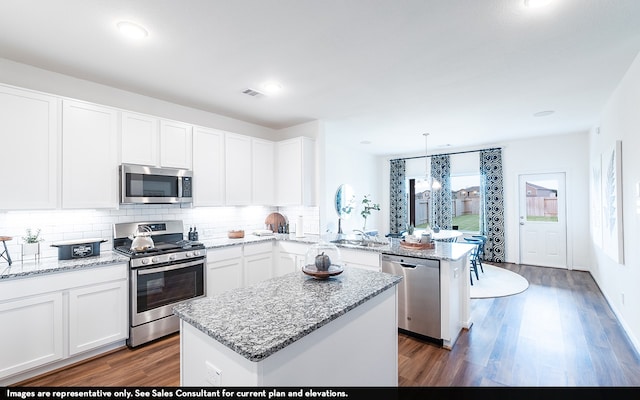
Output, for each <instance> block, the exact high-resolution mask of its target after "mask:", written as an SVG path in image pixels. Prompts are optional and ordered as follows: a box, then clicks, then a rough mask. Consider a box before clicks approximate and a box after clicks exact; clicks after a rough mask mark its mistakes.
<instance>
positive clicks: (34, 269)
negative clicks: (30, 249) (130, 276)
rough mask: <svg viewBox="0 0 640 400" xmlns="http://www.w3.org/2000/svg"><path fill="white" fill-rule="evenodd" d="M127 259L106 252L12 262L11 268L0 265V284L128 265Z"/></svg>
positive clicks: (111, 252)
mask: <svg viewBox="0 0 640 400" xmlns="http://www.w3.org/2000/svg"><path fill="white" fill-rule="evenodd" d="M128 262H129V257H124V256H122V255H120V254H118V253H115V252H113V251H106V252H104V253H101V254H100V255H99V256H92V257H86V258H76V259H73V260H58V259H57V258H42V259H40V260H24V261H20V260H18V261H14V262H13V263H12V264H11V266H9V265H8V264H3V265H0V282H3V281H5V280H9V279H15V278H25V277H29V276H37V275H43V274H51V273H56V272H68V271H72V270H78V269H83V268H94V267H99V266H107V265H113V264H117V263H128Z"/></svg>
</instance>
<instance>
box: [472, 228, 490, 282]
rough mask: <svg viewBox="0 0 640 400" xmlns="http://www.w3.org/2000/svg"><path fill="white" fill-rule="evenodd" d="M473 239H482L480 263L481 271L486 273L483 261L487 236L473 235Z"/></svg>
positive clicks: (479, 255)
mask: <svg viewBox="0 0 640 400" xmlns="http://www.w3.org/2000/svg"><path fill="white" fill-rule="evenodd" d="M471 238H472V239H479V240H481V241H482V244H481V245H480V249H479V250H478V264H479V265H480V271H481V272H482V273H483V274H484V268H482V261H484V245H485V243H487V237H486V236H484V235H472V236H471Z"/></svg>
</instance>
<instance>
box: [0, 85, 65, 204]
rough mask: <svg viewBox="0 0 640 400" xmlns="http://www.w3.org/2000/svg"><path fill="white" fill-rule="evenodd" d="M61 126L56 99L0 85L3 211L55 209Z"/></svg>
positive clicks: (0, 157)
mask: <svg viewBox="0 0 640 400" xmlns="http://www.w3.org/2000/svg"><path fill="white" fill-rule="evenodd" d="M58 122H59V100H58V99H57V98H55V97H53V96H47V95H44V94H40V93H37V92H32V91H28V90H21V89H14V88H12V87H7V86H2V85H0V132H2V144H0V146H2V150H1V151H2V155H1V156H0V171H3V174H2V187H3V190H2V196H0V209H3V210H11V209H14V210H17V209H53V208H56V206H57V201H58V159H59V158H58V157H59V151H58V150H59V145H58V138H59V123H58ZM11 171H14V172H11ZM17 171H19V173H16V172H17Z"/></svg>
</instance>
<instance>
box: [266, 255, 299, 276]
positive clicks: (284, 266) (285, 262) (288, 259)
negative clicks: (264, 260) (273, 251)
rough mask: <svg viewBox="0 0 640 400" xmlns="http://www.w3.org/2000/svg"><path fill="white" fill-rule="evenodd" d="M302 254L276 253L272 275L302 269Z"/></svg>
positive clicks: (280, 274)
mask: <svg viewBox="0 0 640 400" xmlns="http://www.w3.org/2000/svg"><path fill="white" fill-rule="evenodd" d="M304 258H305V256H304V255H301V254H294V253H283V252H280V253H278V256H277V257H276V261H275V263H274V266H273V267H274V268H273V276H274V277H275V276H282V275H286V274H289V273H291V272H295V271H302V267H303V266H304Z"/></svg>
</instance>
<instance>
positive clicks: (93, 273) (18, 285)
mask: <svg viewBox="0 0 640 400" xmlns="http://www.w3.org/2000/svg"><path fill="white" fill-rule="evenodd" d="M128 271H129V267H128V265H127V264H115V265H109V266H99V267H92V268H89V267H87V268H86V269H82V270H79V271H71V272H53V273H51V274H45V275H41V276H27V277H24V278H18V279H11V280H10V281H8V282H1V283H0V302H1V301H5V300H10V299H16V298H19V297H27V296H33V295H38V294H42V293H49V292H57V291H61V290H67V289H70V288H74V287H80V286H86V285H94V284H98V283H102V282H109V281H116V280H121V279H127V278H128Z"/></svg>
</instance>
